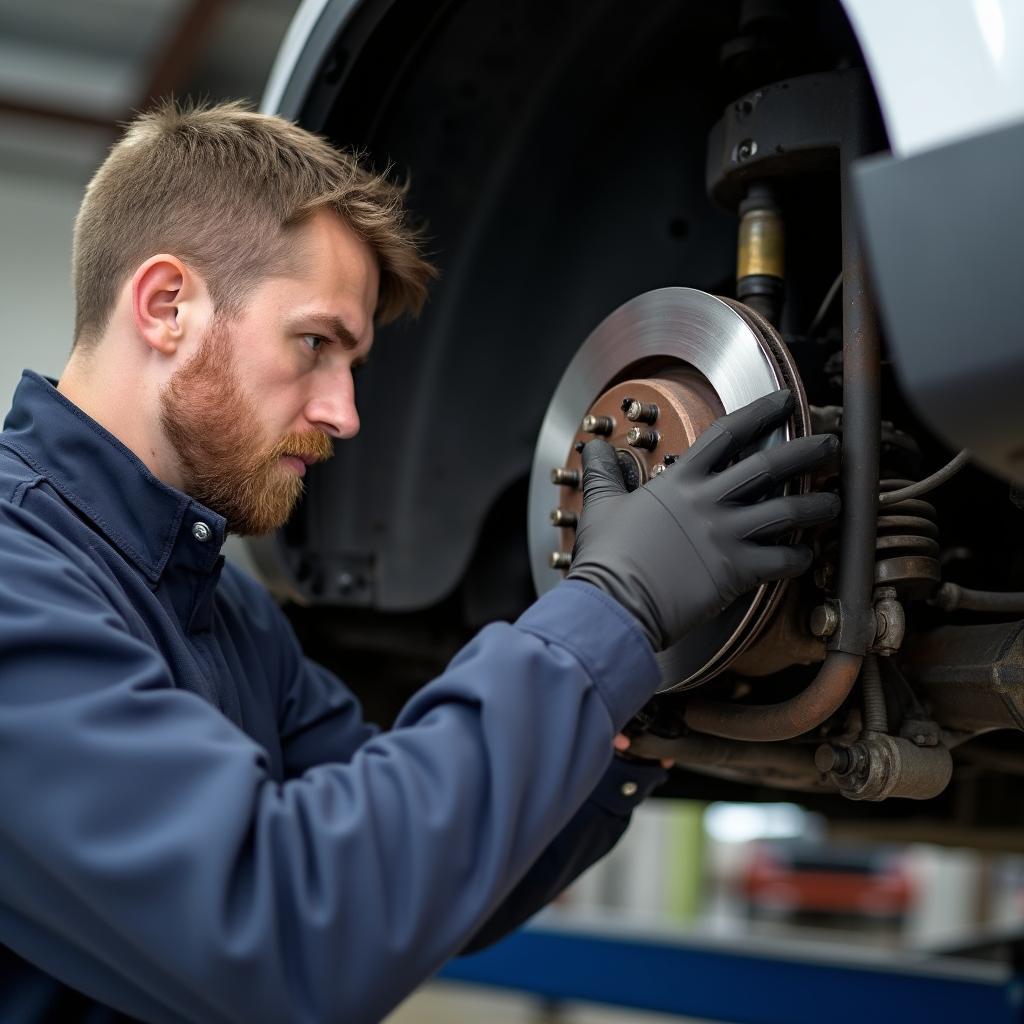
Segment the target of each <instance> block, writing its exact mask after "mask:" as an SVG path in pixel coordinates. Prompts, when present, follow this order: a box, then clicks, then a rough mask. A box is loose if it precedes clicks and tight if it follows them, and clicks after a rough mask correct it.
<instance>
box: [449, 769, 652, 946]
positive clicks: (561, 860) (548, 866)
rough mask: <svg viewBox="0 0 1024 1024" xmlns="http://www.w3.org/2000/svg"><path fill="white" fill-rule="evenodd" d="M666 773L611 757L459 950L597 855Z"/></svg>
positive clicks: (553, 891) (512, 920) (546, 899)
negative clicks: (566, 819) (569, 816)
mask: <svg viewBox="0 0 1024 1024" xmlns="http://www.w3.org/2000/svg"><path fill="white" fill-rule="evenodd" d="M667 775H668V773H667V772H666V771H665V770H664V769H663V768H661V767H660V766H659V765H657V764H639V763H636V762H626V761H622V760H620V759H619V758H615V757H613V758H612V762H611V764H610V765H609V767H608V770H607V771H606V772H605V773H604V777H603V778H602V779H601V781H600V782H599V783H598V785H597V788H596V789H595V790H594V792H593V793H591V795H590V796H589V797H588V798H587V800H586V802H585V803H584V804H583V806H582V807H581V808H580V809H579V810H578V811H577V812H576V813H575V814H574V815H573V817H572V820H571V821H570V822H569V824H568V825H566V826H565V828H564V829H562V831H561V832H559V833H558V835H557V836H555V838H554V839H553V840H552V841H551V843H550V844H549V845H548V847H547V849H546V850H545V851H544V852H543V853H542V854H541V855H540V858H539V859H538V860H537V862H536V863H535V864H534V865H533V866H532V867H531V868H530V870H529V871H528V872H527V873H526V875H525V877H524V878H523V879H522V881H521V882H519V884H518V885H517V886H516V887H515V888H514V889H513V890H512V892H511V894H510V895H509V897H508V899H506V900H505V902H504V903H502V904H501V906H500V907H498V909H497V910H496V911H495V912H494V913H493V914H492V915H491V917H490V918H489V919H488V920H487V921H486V922H485V923H484V925H483V926H482V927H481V928H480V930H479V931H478V932H477V933H476V935H474V936H473V938H472V939H471V940H470V942H469V943H468V944H467V945H466V947H465V948H464V949H463V950H462V952H463V953H476V952H479V951H480V950H481V949H484V948H485V947H486V946H489V945H491V944H492V943H494V942H497V941H498V940H499V939H501V938H504V936H506V935H507V934H508V933H509V932H511V931H513V930H514V929H515V928H518V927H519V926H520V925H521V924H523V923H524V922H526V921H527V920H528V919H529V918H531V917H533V915H534V914H536V913H537V911H538V910H540V909H541V908H542V907H544V906H546V905H547V904H548V903H550V902H551V900H553V899H554V898H555V897H556V896H557V895H558V894H559V893H560V892H561V891H562V890H563V889H565V888H566V886H568V885H569V884H570V883H571V882H573V881H574V880H575V879H576V878H578V877H579V876H580V875H581V874H582V873H583V872H584V871H586V869H587V868H589V867H590V866H591V865H592V864H595V863H596V862H597V861H599V860H600V859H601V858H602V857H603V856H604V855H605V854H606V853H608V851H609V850H611V848H612V847H613V846H614V845H615V844H616V843H617V842H618V841H619V839H620V838H621V837H622V833H623V832H625V831H626V826H627V825H629V819H630V817H631V816H632V814H633V809H634V808H635V807H636V806H637V804H639V803H640V802H641V801H642V800H643V799H644V798H645V797H647V796H649V795H650V793H651V790H652V789H654V788H655V786H657V785H658V784H659V783H661V782H664V781H665V778H666V777H667Z"/></svg>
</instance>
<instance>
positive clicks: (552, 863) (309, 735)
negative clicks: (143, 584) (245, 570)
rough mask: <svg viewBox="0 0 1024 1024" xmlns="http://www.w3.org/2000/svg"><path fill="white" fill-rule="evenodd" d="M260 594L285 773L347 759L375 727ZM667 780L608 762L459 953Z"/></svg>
mask: <svg viewBox="0 0 1024 1024" xmlns="http://www.w3.org/2000/svg"><path fill="white" fill-rule="evenodd" d="M256 596H257V594H254V595H253V598H252V599H255V597H256ZM258 596H261V597H262V598H263V600H264V601H266V602H267V603H268V604H269V605H270V606H271V607H270V609H269V611H270V612H271V618H270V619H269V621H271V622H276V624H277V626H276V634H277V635H276V637H275V639H276V645H277V646H278V647H279V648H281V649H282V651H283V675H284V676H285V678H286V680H288V681H289V682H288V685H287V686H286V689H285V691H284V693H283V695H282V700H281V704H282V710H281V722H280V726H281V735H282V743H283V747H284V757H285V767H286V770H287V772H288V775H289V776H293V775H298V774H301V773H302V772H303V771H305V770H307V769H308V768H311V767H313V766H314V765H317V764H323V763H324V762H326V761H338V762H347V761H349V760H350V759H351V757H352V755H353V754H354V753H355V751H356V750H357V749H358V748H359V747H360V746H361V745H362V744H363V743H365V742H366V741H367V740H369V739H371V738H372V737H373V736H376V735H377V734H378V732H379V730H378V729H377V727H376V726H373V725H369V724H367V723H365V722H364V721H363V720H362V714H361V709H360V706H359V702H358V700H357V699H356V697H355V695H354V694H353V693H352V692H351V691H350V690H349V689H348V688H347V687H346V686H345V685H344V683H342V681H341V680H340V679H338V677H337V676H335V675H334V674H333V673H332V672H330V671H328V670H327V669H325V668H324V667H323V666H321V665H318V664H317V663H316V662H315V661H313V660H311V659H310V658H307V657H305V656H304V655H303V653H302V650H301V648H300V646H299V642H298V639H297V638H296V636H295V633H294V631H293V630H292V628H291V624H290V623H289V622H288V620H287V619H286V618H285V616H284V614H283V613H282V612H281V610H280V609H279V608H278V606H277V604H276V603H275V602H273V600H272V598H271V597H270V595H269V594H267V593H266V591H264V590H263V589H262V588H258ZM666 776H667V772H665V771H664V769H662V768H661V767H660V766H659V765H657V764H652V763H649V762H648V763H644V762H638V761H625V760H622V759H620V758H617V757H613V758H612V759H611V763H610V764H609V766H608V769H607V770H606V771H605V773H604V775H603V776H602V777H601V779H600V781H599V782H598V784H597V787H596V788H595V789H594V792H593V793H591V794H590V796H588V797H587V799H586V801H585V802H584V804H583V806H582V807H580V809H579V810H578V811H577V812H576V813H575V814H574V815H573V817H572V819H571V820H570V821H569V823H568V824H567V825H566V826H565V828H563V829H562V831H561V832H559V833H558V835H557V836H555V838H554V839H553V840H552V841H551V842H550V843H549V844H548V846H547V848H546V849H545V850H544V852H543V853H542V854H541V855H540V857H539V859H538V860H537V861H536V862H535V863H534V864H533V865H532V866H531V867H530V869H529V871H527V873H526V876H525V877H524V878H523V879H521V880H520V881H519V882H518V884H517V885H516V886H515V888H514V889H513V890H512V892H511V893H510V894H509V895H508V897H507V898H506V899H505V901H504V902H503V903H502V904H501V905H500V906H499V907H498V908H497V909H496V910H495V911H494V913H493V914H492V915H491V917H490V918H489V919H488V920H487V921H486V922H485V923H484V925H483V927H482V928H481V929H480V931H478V932H477V934H476V935H475V936H474V937H473V939H472V940H471V942H470V943H469V945H468V946H467V947H466V948H465V949H464V950H463V952H464V953H468V952H475V951H476V950H479V949H482V948H483V947H485V946H488V945H490V944H491V943H493V942H496V941H498V939H500V938H502V937H503V936H505V935H506V934H508V933H509V932H510V931H512V930H513V929H515V928H518V927H519V926H520V925H521V924H523V922H525V921H526V920H527V919H528V918H530V917H532V916H533V915H534V914H535V913H537V911H538V910H540V909H541V908H542V907H544V906H546V905H547V904H548V903H550V902H551V900H552V899H554V898H555V897H556V896H557V895H558V894H559V893H560V892H561V891H562V890H563V889H565V887H566V886H567V885H569V884H570V883H571V882H572V881H573V880H574V879H575V878H577V877H578V876H579V875H580V874H582V872H583V871H585V870H586V869H587V868H588V867H590V866H591V865H592V864H594V863H595V862H596V861H598V860H600V858H601V857H603V856H604V855H605V854H606V853H607V852H608V851H609V850H610V849H611V848H612V847H613V846H614V845H615V844H616V843H617V842H618V841H619V839H620V838H621V836H622V834H623V832H625V830H626V827H627V826H628V824H629V820H630V816H631V815H632V813H633V809H634V808H635V807H636V806H637V805H638V804H640V803H641V802H642V801H643V800H644V799H645V798H646V797H647V796H649V795H650V792H651V790H652V789H654V787H655V786H657V785H658V784H659V783H661V782H663V781H664V780H665V778H666Z"/></svg>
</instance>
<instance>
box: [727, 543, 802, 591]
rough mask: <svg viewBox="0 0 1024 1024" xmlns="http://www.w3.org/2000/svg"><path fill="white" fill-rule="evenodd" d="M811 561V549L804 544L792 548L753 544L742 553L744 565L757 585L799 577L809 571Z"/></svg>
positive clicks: (778, 545) (779, 545)
mask: <svg viewBox="0 0 1024 1024" xmlns="http://www.w3.org/2000/svg"><path fill="white" fill-rule="evenodd" d="M812 560H813V556H812V555H811V549H810V548H809V547H807V546H806V545H804V544H797V545H795V546H793V547H785V546H783V545H781V544H771V545H766V546H764V547H762V546H761V545H758V544H755V545H752V546H751V547H750V548H748V550H747V551H746V552H744V565H745V567H746V568H748V569H749V570H750V571H751V572H753V574H754V575H755V576H756V577H757V580H758V582H759V583H767V582H768V581H769V580H782V579H790V578H792V577H794V576H801V575H802V574H803V573H805V572H807V570H808V569H810V567H811V562H812Z"/></svg>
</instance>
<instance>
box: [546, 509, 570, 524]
mask: <svg viewBox="0 0 1024 1024" xmlns="http://www.w3.org/2000/svg"><path fill="white" fill-rule="evenodd" d="M551 525H552V526H575V525H576V513H575V512H570V511H569V510H568V509H567V508H556V509H552V511H551Z"/></svg>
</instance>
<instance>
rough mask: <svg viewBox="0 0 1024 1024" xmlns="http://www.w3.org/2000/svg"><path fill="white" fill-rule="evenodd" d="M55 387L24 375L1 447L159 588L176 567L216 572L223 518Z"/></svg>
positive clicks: (36, 376)
mask: <svg viewBox="0 0 1024 1024" xmlns="http://www.w3.org/2000/svg"><path fill="white" fill-rule="evenodd" d="M55 384H56V381H52V380H49V379H47V378H44V377H41V376H40V375H39V374H37V373H33V372H32V371H30V370H26V371H25V372H24V373H23V374H22V378H21V381H20V383H19V384H18V387H17V390H16V391H15V392H14V404H13V405H12V407H11V410H10V412H9V413H8V414H7V418H6V420H5V421H4V426H3V433H2V434H0V445H5V446H6V447H8V448H10V449H11V450H12V451H14V452H16V453H17V454H18V455H20V456H21V458H22V459H24V460H25V462H27V463H28V465H30V466H31V467H32V468H33V469H34V470H35V471H36V472H37V473H38V474H39V475H40V476H41V477H43V478H44V479H45V480H46V481H47V482H48V483H49V484H50V485H51V486H52V487H53V488H54V489H55V490H56V491H58V492H59V493H60V495H61V496H62V497H63V498H64V500H65V501H67V502H68V503H69V504H70V505H72V506H73V507H74V508H75V509H76V510H77V511H78V512H79V514H81V515H82V516H83V517H85V518H86V519H87V520H88V521H89V522H91V523H92V524H93V526H94V527H95V528H96V529H97V530H98V531H99V532H100V533H102V534H103V535H104V536H105V537H106V538H107V540H109V541H110V543H111V544H113V545H114V546H115V547H116V548H117V549H118V550H119V551H120V552H121V553H122V554H123V555H124V556H125V557H126V558H128V559H129V560H130V561H131V562H133V563H134V564H135V566H136V567H137V568H138V569H139V571H140V572H142V573H143V574H144V575H145V576H146V577H147V578H148V579H149V580H150V581H151V582H153V583H154V584H155V583H156V582H158V581H159V579H160V577H161V575H162V574H163V572H164V571H165V569H166V568H167V567H168V563H169V561H172V562H173V563H175V564H177V563H182V565H183V567H185V568H189V569H192V570H198V571H200V572H210V571H211V570H213V569H214V568H215V566H216V564H217V562H218V558H219V555H220V549H221V545H222V544H223V543H224V537H225V528H226V523H225V520H224V518H223V517H222V516H219V515H217V514H216V513H214V512H212V511H211V510H210V509H208V508H206V506H204V505H201V504H200V503H199V502H197V501H194V500H193V499H192V498H190V497H189V496H188V495H187V494H184V493H182V492H181V491H179V490H176V489H175V488H173V487H169V486H167V484H165V483H163V482H162V481H160V480H158V479H157V478H156V477H155V476H154V475H153V474H152V473H151V472H150V471H149V469H147V468H146V466H145V465H144V464H143V462H142V461H141V460H140V459H139V457H138V456H137V455H136V454H135V453H134V452H133V451H131V450H130V449H129V448H127V447H126V446H125V445H123V444H122V443H121V442H120V441H118V439H117V438H116V437H114V435H113V434H111V433H110V432H109V431H107V430H105V429H104V428H103V427H101V426H100V425H99V424H98V423H97V422H96V421H95V420H94V419H92V418H91V417H90V416H87V415H86V414H85V413H84V412H82V410H81V409H79V408H78V406H77V405H75V404H74V403H73V402H71V401H69V400H68V399H67V398H65V397H64V395H62V394H61V393H60V392H59V391H58V390H57V388H56V387H55ZM199 523H202V524H204V525H205V527H206V531H204V530H203V529H202V528H200V527H198V526H197V524H199ZM207 531H208V532H207ZM179 538H180V539H181V541H182V543H180V544H179V543H178V541H179ZM172 555H173V557H172Z"/></svg>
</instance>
